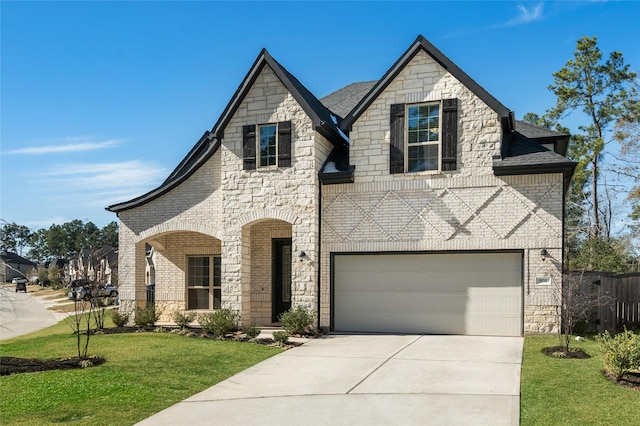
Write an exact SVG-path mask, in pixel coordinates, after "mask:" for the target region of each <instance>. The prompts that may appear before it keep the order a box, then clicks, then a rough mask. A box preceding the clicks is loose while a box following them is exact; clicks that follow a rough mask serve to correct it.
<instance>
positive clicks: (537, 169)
mask: <svg viewBox="0 0 640 426" xmlns="http://www.w3.org/2000/svg"><path fill="white" fill-rule="evenodd" d="M496 71H500V69H497V70H496ZM568 138H569V136H568V135H565V134H560V133H556V132H551V131H548V130H545V129H539V128H537V127H534V126H529V125H525V124H524V123H521V122H517V121H516V120H514V113H513V112H512V111H510V110H509V109H508V108H506V107H505V106H504V105H502V104H501V103H500V102H499V101H498V100H496V99H495V98H494V97H493V96H492V95H490V94H489V93H488V92H487V91H485V90H484V89H483V88H482V87H480V86H479V85H478V84H477V83H476V82H475V81H473V80H472V79H471V78H470V77H469V76H468V75H466V74H465V73H464V72H463V71H462V70H460V69H459V68H458V67H457V66H456V65H455V64H454V63H453V62H451V60H450V59H448V58H447V57H446V56H445V55H444V54H443V53H441V52H440V51H439V50H438V49H436V48H435V47H434V46H433V45H431V44H430V43H429V42H428V41H427V40H426V39H424V38H423V37H422V36H420V37H418V38H417V39H416V41H415V42H414V43H413V44H412V45H411V46H410V47H409V49H408V50H407V51H406V52H405V53H404V54H403V55H402V56H401V57H400V58H399V59H398V60H397V61H396V62H395V63H394V64H393V65H392V67H391V68H390V69H389V70H388V71H387V73H386V74H385V75H383V76H382V78H381V79H380V80H378V81H376V82H368V83H357V84H353V85H350V86H347V87H345V88H343V89H341V90H338V91H337V92H335V93H333V94H331V95H329V96H327V97H326V98H323V99H322V100H318V99H317V98H316V97H315V96H314V95H313V94H311V93H310V92H309V91H308V90H307V89H306V88H305V87H304V86H303V85H302V84H301V83H300V81H298V80H297V79H296V78H295V77H294V76H293V75H291V74H290V73H289V72H288V71H287V70H286V69H284V68H283V67H282V66H281V65H280V64H279V63H278V62H277V61H275V60H274V59H273V58H272V57H271V55H270V54H269V53H268V52H267V51H266V50H263V51H262V52H260V54H259V55H258V58H257V59H256V61H255V62H254V64H253V65H252V67H251V69H250V70H249V72H248V74H247V75H246V76H245V78H244V80H242V83H241V84H240V86H239V87H238V89H237V91H236V92H235V94H234V95H233V97H232V99H231V100H230V102H229V104H228V105H227V106H226V108H225V109H224V111H223V112H222V115H221V116H220V117H219V119H218V121H217V122H216V124H215V125H214V126H213V128H212V129H211V131H207V132H205V133H204V135H203V136H202V138H201V139H200V140H199V141H198V142H197V143H196V145H195V146H194V147H193V148H192V149H191V151H190V152H189V153H188V154H187V156H186V157H185V158H184V159H183V160H182V161H181V162H180V163H179V164H178V166H177V167H176V169H175V170H174V171H173V172H172V173H171V174H170V175H169V177H168V178H167V179H166V180H165V182H164V183H162V184H161V185H160V186H159V187H158V188H156V189H154V190H152V191H150V192H149V193H147V194H144V195H142V196H140V197H138V198H135V199H133V200H130V201H127V202H123V203H120V204H115V205H112V206H110V207H108V208H107V209H108V210H110V211H112V212H115V213H117V214H118V217H119V220H120V235H119V241H120V245H119V255H120V260H119V264H120V288H119V293H120V298H121V309H123V310H125V311H134V309H135V308H136V307H144V305H145V300H146V292H145V272H146V270H147V266H148V263H147V250H146V249H145V247H146V245H147V244H150V245H151V246H152V247H153V250H154V252H155V254H154V255H155V258H154V266H155V275H156V280H155V282H156V288H155V304H156V306H157V307H158V308H160V309H161V310H162V312H163V317H162V319H164V320H169V319H170V316H171V314H172V312H173V311H174V310H181V311H182V310H191V311H211V310H213V309H216V308H219V307H224V308H230V309H234V310H237V311H239V313H240V314H241V318H242V324H243V325H244V326H248V325H251V324H258V325H263V326H265V325H272V324H274V323H277V321H278V316H279V314H281V313H282V312H284V311H286V310H287V309H289V308H290V307H291V306H295V305H304V306H307V307H309V308H311V309H313V310H314V311H315V312H316V314H317V324H316V325H318V326H320V327H323V328H325V329H330V330H334V331H351V332H401V333H405V332H407V333H436V334H478V335H515V336H519V335H522V334H523V333H525V332H551V331H557V329H558V323H557V317H556V315H555V313H556V308H557V306H558V301H559V294H560V293H559V291H560V286H561V282H562V274H561V271H562V262H563V226H564V224H563V206H564V196H565V192H566V188H567V186H568V184H569V181H570V179H571V176H572V173H573V170H574V167H575V164H574V163H573V162H571V161H569V160H567V159H566V158H565V157H564V156H563V154H565V153H566V149H567V143H568ZM548 148H553V149H548Z"/></svg>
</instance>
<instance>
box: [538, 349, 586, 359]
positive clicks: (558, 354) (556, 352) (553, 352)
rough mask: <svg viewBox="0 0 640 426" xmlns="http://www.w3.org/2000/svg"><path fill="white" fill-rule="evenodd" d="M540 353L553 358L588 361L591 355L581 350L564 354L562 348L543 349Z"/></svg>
mask: <svg viewBox="0 0 640 426" xmlns="http://www.w3.org/2000/svg"><path fill="white" fill-rule="evenodd" d="M542 353H543V354H545V355H547V356H551V357H554V358H567V359H589V358H591V355H589V354H588V353H586V352H585V351H583V350H582V349H571V348H569V351H568V352H565V350H564V346H551V347H549V348H544V349H543V350H542Z"/></svg>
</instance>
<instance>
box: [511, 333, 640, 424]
mask: <svg viewBox="0 0 640 426" xmlns="http://www.w3.org/2000/svg"><path fill="white" fill-rule="evenodd" d="M557 345H558V337H557V336H526V337H525V343H524V354H523V360H522V381H521V389H520V392H521V396H520V422H521V424H522V425H560V424H561V425H632V424H638V422H639V421H640V392H639V391H637V390H633V389H627V388H623V387H621V386H619V385H617V384H615V383H612V382H610V381H609V380H607V379H606V378H605V377H604V376H603V375H602V373H601V370H602V368H603V364H602V359H601V358H600V353H599V350H598V343H597V342H595V340H594V339H593V337H588V338H587V339H586V340H584V341H582V342H576V341H573V342H572V345H573V347H575V348H582V349H583V350H584V351H585V352H587V353H588V354H589V355H591V356H592V358H589V359H559V358H552V357H549V356H546V355H544V354H543V353H542V350H543V348H545V347H549V346H557Z"/></svg>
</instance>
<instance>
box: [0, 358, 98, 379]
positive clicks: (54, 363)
mask: <svg viewBox="0 0 640 426" xmlns="http://www.w3.org/2000/svg"><path fill="white" fill-rule="evenodd" d="M105 361H106V360H105V359H104V358H102V357H97V356H93V357H87V358H78V357H71V358H55V359H36V358H14V357H10V356H3V357H0V376H8V375H10V374H18V373H35V372H37V371H47V370H71V369H73V368H85V367H91V366H94V365H100V364H102V363H103V362H105Z"/></svg>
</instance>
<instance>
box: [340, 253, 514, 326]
mask: <svg viewBox="0 0 640 426" xmlns="http://www.w3.org/2000/svg"><path fill="white" fill-rule="evenodd" d="M522 265H523V252H522V251H499V252H446V253H358V254H351V253H334V254H332V255H331V290H332V291H331V294H332V298H331V299H332V303H331V328H332V330H334V331H344V332H385V333H387V332H388V333H425V334H468V335H494V336H521V335H522V332H523V285H522V283H523V267H522Z"/></svg>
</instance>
